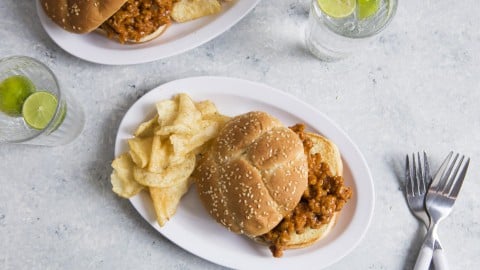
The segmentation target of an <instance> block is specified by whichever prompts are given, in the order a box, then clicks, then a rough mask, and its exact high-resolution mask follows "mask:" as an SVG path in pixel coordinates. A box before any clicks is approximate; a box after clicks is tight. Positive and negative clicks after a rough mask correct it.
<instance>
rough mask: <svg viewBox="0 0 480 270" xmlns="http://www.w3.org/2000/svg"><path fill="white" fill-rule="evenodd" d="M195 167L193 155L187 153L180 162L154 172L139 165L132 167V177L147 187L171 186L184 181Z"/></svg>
mask: <svg viewBox="0 0 480 270" xmlns="http://www.w3.org/2000/svg"><path fill="white" fill-rule="evenodd" d="M194 168H195V155H193V154H189V155H187V156H186V157H185V160H184V161H183V162H182V163H179V164H175V165H170V166H168V167H167V168H165V169H164V170H163V171H161V172H158V173H154V172H150V171H148V170H146V169H142V168H139V167H136V166H134V167H133V178H134V179H135V181H137V182H138V183H140V184H142V185H145V186H149V187H171V186H173V185H176V184H178V183H179V182H182V181H186V180H187V179H188V177H189V176H190V174H191V173H192V171H193V169H194Z"/></svg>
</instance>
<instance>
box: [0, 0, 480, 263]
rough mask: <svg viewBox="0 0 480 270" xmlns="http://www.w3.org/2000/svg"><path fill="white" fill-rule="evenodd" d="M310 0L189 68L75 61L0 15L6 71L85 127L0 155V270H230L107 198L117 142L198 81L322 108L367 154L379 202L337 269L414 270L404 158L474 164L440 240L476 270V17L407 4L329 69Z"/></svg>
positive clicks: (437, 5)
mask: <svg viewBox="0 0 480 270" xmlns="http://www.w3.org/2000/svg"><path fill="white" fill-rule="evenodd" d="M307 7H308V1H307V0H301V1H300V0H289V1H287V0H277V1H266V0H264V1H261V2H260V4H259V5H258V6H257V7H256V8H255V9H254V10H253V12H251V13H250V14H249V15H248V16H246V17H245V18H244V19H243V20H242V21H240V23H238V24H237V25H235V26H234V27H233V28H231V29H230V30H229V31H227V32H225V33H224V34H223V35H221V36H219V37H217V38H216V39H214V40H212V41H210V42H208V43H206V44H204V45H203V46H200V47H199V48H196V49H194V50H191V51H189V52H187V53H184V54H182V55H178V56H174V57H170V58H167V59H164V60H160V61H156V62H153V63H148V64H141V65H134V66H104V65H98V64H92V63H88V62H85V61H83V60H80V59H77V58H75V57H73V56H71V55H69V54H68V53H66V52H65V51H63V50H62V49H61V48H59V47H58V46H57V45H56V44H54V43H53V42H52V41H51V39H50V38H49V37H48V36H47V35H46V33H45V31H44V30H43V28H42V27H41V25H40V24H39V21H38V18H37V15H36V8H35V4H34V1H32V0H30V1H27V0H21V1H18V0H17V1H15V0H2V1H0V18H1V20H0V57H4V56H8V55H18V54H23V55H29V56H33V57H35V58H37V59H39V60H41V61H43V62H45V63H46V64H47V65H48V66H50V67H51V68H52V69H53V70H54V72H55V73H56V74H57V76H58V77H59V78H60V80H61V83H62V85H63V86H64V87H65V88H68V89H69V90H70V91H71V92H72V93H73V94H74V95H75V96H76V98H77V99H78V100H79V102H81V103H82V104H83V106H84V108H85V111H86V126H85V129H84V131H83V133H82V134H81V136H80V137H79V138H78V139H77V140H76V141H74V142H73V143H71V144H69V145H67V146H64V147H58V148H41V147H31V146H22V145H0V269H221V268H222V267H220V266H217V265H214V264H211V263H209V262H207V261H205V260H203V259H201V258H198V257H196V256H194V255H192V254H189V253H188V252H186V251H184V250H182V249H181V248H179V247H177V246H176V245H174V244H173V243H171V242H169V241H168V240H166V239H165V238H163V237H162V236H161V235H160V234H159V233H157V232H156V231H155V230H154V229H153V228H151V227H150V226H149V225H148V224H147V223H146V222H144V220H143V219H142V218H141V217H140V216H139V215H138V214H137V213H136V211H135V210H134V209H133V207H132V206H131V205H130V204H129V202H128V201H126V200H122V199H119V198H117V197H116V196H115V195H114V194H113V193H112V192H111V191H110V190H111V186H110V183H109V175H110V172H111V168H110V161H111V159H112V158H113V146H114V138H115V133H116V130H117V128H118V125H119V122H120V120H121V118H122V117H123V115H124V114H125V112H126V110H127V109H128V108H129V106H131V105H132V104H133V103H134V102H135V101H136V100H137V99H138V98H139V97H141V96H142V95H143V94H145V93H146V92H147V91H149V90H150V89H152V88H154V87H155V86H157V85H159V84H162V83H165V82H168V81H171V80H175V79H179V78H185V77H190V76H198V75H222V76H235V77H239V78H244V79H248V80H253V81H259V82H262V83H266V84H269V85H271V86H273V87H276V88H279V89H282V90H283V91H286V92H289V93H291V94H293V95H295V96H297V97H299V98H300V99H302V100H304V101H306V102H308V103H310V104H312V105H314V106H316V107H317V108H318V109H319V110H321V111H322V112H324V113H326V114H327V115H328V116H329V117H330V118H332V119H333V120H334V121H335V122H337V123H338V124H339V125H340V126H341V127H342V128H343V129H344V130H345V131H346V132H347V133H348V134H349V135H350V136H351V138H352V139H353V140H354V141H355V142H356V143H357V145H358V146H359V148H360V150H361V151H362V152H363V154H364V155H365V158H366V160H367V162H368V164H369V166H370V168H371V171H372V175H373V179H374V182H375V188H376V193H377V203H376V209H375V214H374V218H373V222H372V224H371V227H370V229H369V231H368V233H367V235H366V238H365V239H364V240H363V242H362V243H361V244H360V245H359V246H358V248H356V249H355V250H354V251H353V252H352V253H351V254H349V255H348V256H347V257H345V258H344V259H343V260H342V261H340V262H338V263H337V264H335V265H333V266H332V267H331V269H377V270H380V269H399V270H400V269H408V268H411V267H412V265H413V260H414V258H415V256H416V251H417V250H418V248H419V246H420V244H421V237H422V236H421V233H422V231H421V227H420V226H419V224H418V222H417V220H415V219H414V218H413V217H412V216H411V215H410V213H409V211H408V209H407V206H406V204H405V201H404V195H403V193H402V190H403V184H402V179H403V178H401V176H402V174H403V162H404V155H405V153H407V152H412V151H419V150H423V149H424V150H426V151H428V152H429V153H430V155H431V157H432V163H433V165H434V166H437V165H438V164H439V162H440V161H441V160H442V159H443V157H444V155H445V154H446V153H447V152H448V151H450V150H455V151H459V152H463V153H465V154H468V155H470V156H471V157H472V163H471V168H470V170H469V173H468V179H467V180H466V182H465V184H464V187H463V190H462V192H461V195H460V198H459V200H458V202H457V204H456V205H455V209H454V211H453V213H452V214H451V216H450V217H449V218H448V219H447V220H445V222H444V223H443V224H441V227H440V231H439V233H440V236H441V239H442V240H443V244H444V246H445V250H446V253H447V258H448V260H449V262H450V265H451V269H475V268H477V267H478V265H479V263H480V259H479V257H478V255H479V254H480V244H479V242H480V225H479V222H480V215H479V211H478V209H479V208H480V199H479V197H478V191H479V190H480V184H479V183H480V182H479V181H478V180H479V179H480V173H479V165H478V164H479V160H480V143H479V134H480V106H479V105H478V104H479V101H480V76H479V75H480V31H479V29H480V20H479V19H478V14H480V5H479V4H478V2H477V1H476V0H464V1H454V2H452V1H447V0H439V1H431V0H427V1H400V6H399V8H398V11H397V15H396V17H395V19H394V21H393V22H392V24H391V25H390V26H389V28H388V29H387V30H386V31H385V32H384V33H383V34H382V35H381V36H380V37H379V38H378V39H375V40H374V41H372V42H371V43H370V44H369V47H368V48H367V49H366V50H365V51H364V52H362V53H359V54H358V55H355V56H354V57H352V58H349V59H347V60H344V61H341V62H337V63H323V62H319V61H317V60H316V59H314V58H313V57H312V56H311V55H309V54H308V53H307V52H306V51H305V48H304V47H303V28H304V25H305V22H306V16H307V13H308V8H307Z"/></svg>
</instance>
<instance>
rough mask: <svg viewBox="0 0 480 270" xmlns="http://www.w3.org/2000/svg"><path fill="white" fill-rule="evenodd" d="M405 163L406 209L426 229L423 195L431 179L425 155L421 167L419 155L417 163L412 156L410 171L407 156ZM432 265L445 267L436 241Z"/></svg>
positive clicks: (426, 216)
mask: <svg viewBox="0 0 480 270" xmlns="http://www.w3.org/2000/svg"><path fill="white" fill-rule="evenodd" d="M405 163H406V165H405V167H406V170H405V182H406V183H405V194H406V197H407V204H408V207H409V208H410V211H411V212H412V213H413V215H414V216H415V217H416V218H417V219H418V220H420V221H421V222H422V223H423V224H424V225H425V228H426V229H428V227H429V225H430V219H429V217H428V214H427V212H426V209H425V194H426V193H427V188H428V186H429V184H430V182H431V180H432V178H431V176H430V166H429V164H428V158H427V154H426V153H425V152H423V166H422V160H421V158H420V153H417V162H416V161H415V154H412V169H411V170H410V161H409V158H408V155H407V156H406V162H405ZM422 167H423V169H422ZM433 263H434V266H435V268H436V269H437V270H441V269H445V268H444V267H442V266H444V265H447V264H446V261H445V256H444V255H443V248H442V245H441V244H440V242H439V241H438V240H437V241H435V252H434V253H433Z"/></svg>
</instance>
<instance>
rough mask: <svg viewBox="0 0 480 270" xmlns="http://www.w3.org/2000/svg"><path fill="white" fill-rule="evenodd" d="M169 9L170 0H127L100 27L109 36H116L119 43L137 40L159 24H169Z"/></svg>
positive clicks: (154, 29)
mask: <svg viewBox="0 0 480 270" xmlns="http://www.w3.org/2000/svg"><path fill="white" fill-rule="evenodd" d="M171 10H172V0H128V1H127V2H126V3H125V4H124V5H123V6H122V8H120V10H119V11H117V12H116V13H115V14H114V15H113V16H112V17H110V18H109V19H108V20H107V21H105V22H104V23H103V24H102V25H101V26H100V28H101V29H103V30H105V31H106V32H107V35H108V37H109V38H116V39H118V40H119V41H120V42H121V43H125V42H127V41H132V40H134V41H136V42H139V41H140V40H141V39H142V38H143V37H146V36H148V35H150V34H152V33H153V32H155V31H156V30H157V29H158V28H159V27H160V26H162V25H164V24H170V11H171Z"/></svg>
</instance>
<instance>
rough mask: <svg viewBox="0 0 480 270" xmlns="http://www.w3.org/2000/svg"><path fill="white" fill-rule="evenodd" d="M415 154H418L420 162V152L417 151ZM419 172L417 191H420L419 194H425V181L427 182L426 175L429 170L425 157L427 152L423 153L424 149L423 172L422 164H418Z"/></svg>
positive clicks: (427, 175)
mask: <svg viewBox="0 0 480 270" xmlns="http://www.w3.org/2000/svg"><path fill="white" fill-rule="evenodd" d="M417 156H418V163H419V164H420V162H421V159H420V153H417ZM419 167H420V174H421V178H420V179H422V181H420V186H419V191H420V194H425V192H426V191H427V187H426V186H427V183H428V180H430V179H428V177H429V175H430V171H429V168H428V167H429V166H428V159H427V154H426V153H425V151H424V152H423V172H422V166H420V165H419Z"/></svg>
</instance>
